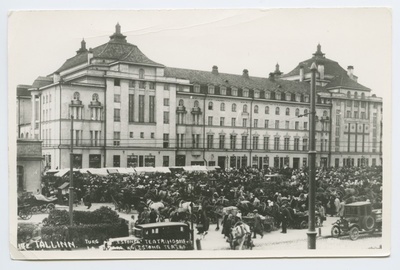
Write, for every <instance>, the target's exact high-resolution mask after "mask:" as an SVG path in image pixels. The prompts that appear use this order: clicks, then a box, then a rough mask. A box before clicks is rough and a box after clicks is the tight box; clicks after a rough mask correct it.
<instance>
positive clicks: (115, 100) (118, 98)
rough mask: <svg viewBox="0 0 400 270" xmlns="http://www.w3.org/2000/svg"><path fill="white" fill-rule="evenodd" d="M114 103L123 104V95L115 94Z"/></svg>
mask: <svg viewBox="0 0 400 270" xmlns="http://www.w3.org/2000/svg"><path fill="white" fill-rule="evenodd" d="M114 102H115V103H121V95H119V94H114Z"/></svg>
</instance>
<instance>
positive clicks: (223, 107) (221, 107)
mask: <svg viewBox="0 0 400 270" xmlns="http://www.w3.org/2000/svg"><path fill="white" fill-rule="evenodd" d="M220 110H221V112H223V111H225V103H221V106H220Z"/></svg>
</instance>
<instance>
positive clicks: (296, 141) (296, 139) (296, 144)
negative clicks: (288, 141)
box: [294, 138, 300, 151]
mask: <svg viewBox="0 0 400 270" xmlns="http://www.w3.org/2000/svg"><path fill="white" fill-rule="evenodd" d="M299 145H300V139H299V138H294V151H299Z"/></svg>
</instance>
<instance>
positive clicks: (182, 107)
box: [176, 106, 187, 113]
mask: <svg viewBox="0 0 400 270" xmlns="http://www.w3.org/2000/svg"><path fill="white" fill-rule="evenodd" d="M176 113H187V111H186V107H185V106H178V107H176Z"/></svg>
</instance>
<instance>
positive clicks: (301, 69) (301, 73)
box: [299, 65, 304, 82]
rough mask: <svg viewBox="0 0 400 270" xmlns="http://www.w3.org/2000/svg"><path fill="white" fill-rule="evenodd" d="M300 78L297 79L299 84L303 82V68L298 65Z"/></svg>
mask: <svg viewBox="0 0 400 270" xmlns="http://www.w3.org/2000/svg"><path fill="white" fill-rule="evenodd" d="M299 75H300V78H299V81H300V82H302V81H304V66H303V65H300V74H299Z"/></svg>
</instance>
